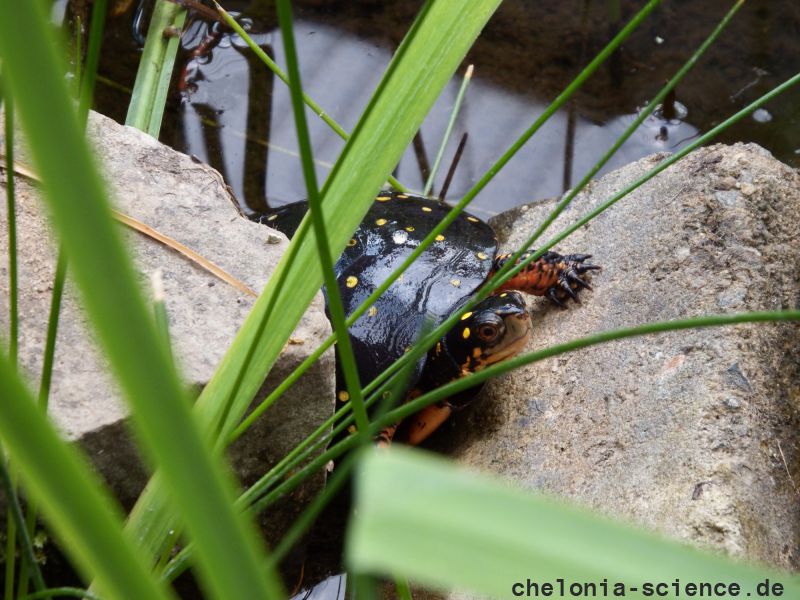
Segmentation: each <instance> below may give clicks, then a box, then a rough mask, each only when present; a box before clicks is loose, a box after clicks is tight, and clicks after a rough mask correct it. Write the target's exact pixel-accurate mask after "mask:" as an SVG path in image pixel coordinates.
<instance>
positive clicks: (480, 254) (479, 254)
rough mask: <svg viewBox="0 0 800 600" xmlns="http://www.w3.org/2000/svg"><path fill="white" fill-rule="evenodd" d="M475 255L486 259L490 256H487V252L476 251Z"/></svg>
mask: <svg viewBox="0 0 800 600" xmlns="http://www.w3.org/2000/svg"><path fill="white" fill-rule="evenodd" d="M475 256H477V257H478V258H480V259H481V260H486V259H487V258H489V257H488V256H486V254H485V253H483V252H476V253H475Z"/></svg>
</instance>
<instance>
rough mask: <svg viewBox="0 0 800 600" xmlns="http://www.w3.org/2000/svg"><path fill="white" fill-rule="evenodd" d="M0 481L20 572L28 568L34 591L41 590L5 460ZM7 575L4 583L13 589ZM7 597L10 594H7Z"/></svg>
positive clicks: (39, 579)
mask: <svg viewBox="0 0 800 600" xmlns="http://www.w3.org/2000/svg"><path fill="white" fill-rule="evenodd" d="M0 483H2V489H3V493H4V495H5V498H6V502H7V503H8V510H9V514H10V516H11V518H12V519H13V521H14V529H15V530H16V534H17V537H18V538H19V544H20V549H21V554H22V564H21V565H20V572H22V571H23V570H28V569H29V570H30V571H31V573H32V576H33V583H34V585H35V586H36V591H41V590H43V589H44V588H45V587H46V586H45V583H44V578H43V577H42V572H41V570H40V569H39V563H37V562H36V556H35V555H34V553H33V544H32V542H31V537H30V535H28V528H27V527H26V525H25V517H24V515H23V514H22V507H21V506H20V504H19V499H18V498H17V490H16V486H15V485H14V484H13V483H12V482H11V477H10V476H9V474H8V468H7V466H6V462H5V460H0ZM6 535H10V533H9V532H8V531H7V532H6ZM12 544H13V543H12ZM12 549H13V545H12ZM8 559H9V555H8V554H6V561H7V562H11V563H12V564H13V561H9V560H8ZM8 575H9V574H8V573H6V577H7V578H8V579H6V585H9V584H10V585H11V589H12V590H13V586H14V577H13V576H12V577H8ZM12 575H13V573H12ZM9 597H11V596H10V595H9Z"/></svg>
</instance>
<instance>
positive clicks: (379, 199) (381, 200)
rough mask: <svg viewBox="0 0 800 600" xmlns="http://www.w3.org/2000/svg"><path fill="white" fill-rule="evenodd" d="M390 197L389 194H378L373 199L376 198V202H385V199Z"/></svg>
mask: <svg viewBox="0 0 800 600" xmlns="http://www.w3.org/2000/svg"><path fill="white" fill-rule="evenodd" d="M390 199H391V196H378V197H377V198H375V200H377V201H378V202H386V201H387V200H390Z"/></svg>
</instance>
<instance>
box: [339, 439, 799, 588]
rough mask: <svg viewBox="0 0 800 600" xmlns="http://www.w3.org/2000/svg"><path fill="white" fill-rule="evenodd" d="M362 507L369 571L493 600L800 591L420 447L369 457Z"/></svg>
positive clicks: (359, 543)
mask: <svg viewBox="0 0 800 600" xmlns="http://www.w3.org/2000/svg"><path fill="white" fill-rule="evenodd" d="M355 507H356V511H355V516H354V518H353V520H352V521H351V527H350V529H349V531H348V535H347V547H346V556H347V562H348V564H349V565H350V567H352V568H353V569H354V570H356V571H358V572H361V573H364V572H370V573H384V574H387V575H389V574H392V573H402V574H405V575H408V576H409V577H410V578H412V579H413V580H415V581H418V582H420V583H423V584H427V585H431V586H434V587H437V588H448V589H452V588H456V589H460V590H471V591H474V592H478V593H481V594H487V595H490V596H492V597H495V598H514V597H519V596H520V595H524V593H525V591H526V583H527V581H526V579H531V580H534V581H536V582H539V583H543V582H547V581H549V582H552V584H553V585H554V586H557V585H558V584H557V580H558V579H562V580H564V581H566V582H567V583H566V585H567V586H569V584H570V583H572V582H595V583H596V584H597V585H598V588H599V586H600V585H601V582H607V583H608V585H609V590H611V589H612V588H613V586H614V585H615V584H616V583H622V584H623V585H625V586H626V594H625V597H626V598H646V597H650V596H652V595H653V593H652V591H651V593H647V589H646V587H644V586H645V585H646V582H650V583H651V585H652V583H653V582H669V583H668V589H669V595H670V597H672V594H673V593H675V592H674V588H673V587H672V582H673V581H675V580H679V582H681V583H682V584H684V585H685V584H686V583H689V582H696V583H700V582H709V581H712V582H714V583H716V582H720V581H722V582H727V583H734V582H735V583H737V584H739V586H740V587H741V590H742V591H745V590H746V593H747V595H750V594H751V593H752V594H755V592H756V586H757V585H758V584H761V583H763V581H764V580H765V579H767V578H769V579H770V581H775V582H780V583H782V584H783V586H784V588H783V589H784V593H785V594H786V595H787V596H788V597H798V595H800V582H798V580H797V579H796V578H794V577H792V576H790V575H788V574H783V575H781V574H778V573H776V572H774V571H769V570H767V569H763V568H757V567H754V566H752V565H749V564H745V563H742V562H738V561H733V560H730V559H725V558H723V557H721V556H718V555H713V554H711V553H708V552H701V551H700V550H697V549H694V548H690V547H688V546H686V545H685V544H681V543H679V542H676V541H672V540H666V539H663V538H660V537H658V536H656V535H655V534H652V533H649V532H644V531H640V530H637V529H634V528H633V527H631V526H630V525H625V524H621V523H616V522H613V521H611V520H609V519H605V518H600V517H598V516H595V515H593V514H591V513H589V512H588V511H587V510H585V509H578V508H576V507H574V506H570V505H567V504H566V503H563V504H562V503H558V502H556V501H554V500H552V499H550V498H543V497H542V496H541V495H536V494H532V493H530V492H526V491H523V490H520V489H516V488H513V487H511V486H510V485H509V484H508V483H507V482H503V481H501V480H499V479H495V478H491V477H488V476H486V475H480V474H477V473H471V472H468V471H466V470H464V469H458V468H455V467H454V466H453V465H452V464H450V463H448V462H446V461H445V460H443V459H441V458H438V457H434V456H432V455H429V454H425V453H423V452H420V451H418V450H416V451H415V450H411V449H404V448H395V449H394V451H393V452H383V453H381V452H375V451H372V452H370V453H365V456H364V460H363V461H362V462H361V464H360V465H359V466H358V469H357V474H356V499H355ZM442 507H446V510H443V509H442ZM420 531H424V532H425V535H420V534H419V532H420ZM576 539H580V544H576V543H575V540H576ZM609 540H613V546H612V547H610V546H609ZM566 589H567V590H569V589H570V588H569V587H567V588H566ZM520 590H521V593H520ZM566 593H569V592H568V591H567V592H566ZM678 595H679V594H678V593H675V597H677V596H678ZM680 596H683V594H680Z"/></svg>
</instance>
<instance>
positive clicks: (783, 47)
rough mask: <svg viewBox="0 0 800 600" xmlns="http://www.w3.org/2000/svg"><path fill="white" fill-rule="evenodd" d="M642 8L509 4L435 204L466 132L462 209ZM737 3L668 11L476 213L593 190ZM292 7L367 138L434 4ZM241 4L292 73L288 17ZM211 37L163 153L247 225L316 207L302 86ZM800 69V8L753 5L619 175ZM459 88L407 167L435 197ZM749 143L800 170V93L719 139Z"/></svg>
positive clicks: (318, 139) (109, 77)
mask: <svg viewBox="0 0 800 600" xmlns="http://www.w3.org/2000/svg"><path fill="white" fill-rule="evenodd" d="M134 4H135V3H134ZM642 4H643V2H632V1H623V2H614V1H611V0H609V1H606V2H591V1H590V0H574V1H567V2H558V3H555V2H532V1H530V0H507V1H506V2H505V3H504V4H503V5H502V6H501V8H500V9H499V10H498V12H497V13H496V14H495V16H494V17H493V19H492V20H491V21H490V24H489V26H488V27H487V28H486V30H485V31H484V32H483V33H482V35H481V36H480V38H479V40H478V42H477V43H476V45H475V47H474V48H473V49H472V51H471V52H470V54H469V56H468V57H467V59H466V60H465V61H464V66H466V65H467V64H474V65H475V75H474V78H473V81H472V84H471V86H470V88H469V91H468V93H467V96H466V100H465V102H464V106H463V109H462V112H461V114H460V116H459V118H458V121H457V123H456V127H455V132H454V135H453V137H452V138H451V140H450V141H449V143H448V146H447V149H446V152H445V159H444V163H445V166H444V167H442V169H441V170H440V172H439V174H438V175H437V177H436V183H435V185H434V191H435V192H437V193H438V191H439V190H440V188H441V185H442V182H443V180H444V177H445V174H446V171H447V164H449V161H450V160H451V159H452V157H453V154H454V152H455V148H456V146H457V145H458V142H459V139H460V138H461V136H462V135H463V134H464V133H467V134H468V141H467V142H466V146H465V148H464V152H463V155H462V157H461V160H460V162H459V164H458V167H457V170H456V172H455V176H454V178H453V181H452V183H451V185H450V187H449V190H448V193H447V197H448V198H450V199H455V198H459V197H461V196H462V195H463V194H464V193H465V192H466V191H467V190H468V189H469V188H470V186H471V185H473V184H474V183H475V182H476V181H477V180H478V178H479V177H480V176H481V175H482V174H483V173H484V172H485V171H486V170H487V169H488V168H489V166H490V165H491V164H492V163H493V162H494V161H495V160H496V159H497V158H498V157H499V156H500V155H501V154H502V152H503V151H504V150H505V149H506V148H507V147H508V146H509V145H510V144H511V143H512V142H513V141H514V140H515V139H516V138H517V137H518V136H519V135H520V134H521V133H522V132H523V131H524V130H525V129H526V128H527V127H528V126H529V125H530V124H531V123H532V122H533V121H534V120H535V119H536V117H537V116H538V115H539V114H541V112H542V111H543V110H544V108H545V107H546V106H547V104H548V103H549V102H550V101H551V100H552V99H553V98H555V96H556V95H557V94H558V93H559V91H560V90H561V89H562V88H563V87H564V86H565V85H566V84H567V83H568V82H569V81H570V80H571V79H572V78H573V77H574V76H575V75H577V74H578V73H579V71H580V69H581V67H582V66H583V65H585V64H586V63H587V62H588V61H589V60H590V59H591V57H592V56H593V55H594V54H595V53H596V52H598V51H599V50H600V49H601V48H602V47H603V45H604V44H605V43H606V42H607V41H608V40H609V39H610V38H611V37H612V35H613V34H614V33H615V32H616V31H618V30H619V29H620V28H621V27H622V25H623V24H624V23H625V22H626V21H627V20H628V19H629V18H630V17H631V15H632V14H633V13H634V12H635V10H637V8H638V7H639V6H641V5H642ZM731 4H732V2H730V1H729V0H725V1H723V0H707V1H706V2H702V3H698V2H692V1H690V0H681V1H678V0H676V1H673V2H668V3H665V6H662V7H660V8H659V9H657V10H656V11H655V12H654V14H653V15H651V16H650V17H649V18H648V20H647V21H645V23H644V25H643V26H642V27H641V28H640V29H639V30H638V31H636V32H635V33H634V34H633V36H632V37H631V38H630V39H629V40H628V41H627V42H626V43H625V45H624V46H623V47H622V49H621V50H620V51H619V52H617V53H616V54H615V55H614V56H612V57H611V59H610V60H609V61H608V62H607V63H606V64H605V65H603V66H602V67H601V69H600V70H599V71H598V72H597V73H596V74H595V75H594V77H593V78H592V79H591V80H590V81H589V82H588V83H587V84H586V85H585V87H584V89H583V90H581V91H580V92H579V93H578V94H577V95H576V96H575V98H574V100H573V101H572V102H571V103H570V104H569V106H568V107H567V108H565V109H564V110H562V111H560V112H558V113H557V114H556V115H555V116H554V117H553V118H552V119H551V120H550V121H549V122H548V123H547V124H546V125H545V126H544V127H543V129H542V130H541V131H540V132H539V133H538V134H537V135H536V136H535V138H534V139H533V140H531V141H530V142H529V143H528V144H527V145H526V146H525V147H524V148H523V149H522V151H520V152H519V153H518V155H517V156H516V157H515V158H514V160H513V161H512V162H511V163H510V164H509V165H508V166H507V167H506V169H504V170H503V171H502V172H501V173H500V175H498V176H497V177H496V178H495V179H494V180H493V181H492V182H491V183H490V184H489V186H488V187H487V188H486V189H485V190H484V191H483V192H482V193H481V194H480V196H479V197H478V198H477V199H476V201H475V202H474V203H473V208H472V209H471V210H473V211H474V212H477V213H478V214H481V215H482V216H490V215H492V214H496V213H498V212H501V211H503V210H505V209H507V208H509V207H511V206H515V205H518V204H522V203H526V202H530V201H533V200H537V199H541V198H547V197H551V196H554V195H557V194H560V193H561V192H563V191H564V190H565V189H567V188H569V187H570V186H571V185H572V184H574V183H575V182H576V181H578V180H579V179H580V178H581V177H582V175H583V174H584V173H585V172H586V170H587V169H588V168H589V167H590V166H591V165H592V164H594V162H595V161H596V160H597V159H598V158H599V157H600V156H602V154H603V153H604V152H605V150H606V149H607V148H608V147H609V146H610V145H611V143H612V142H613V141H614V139H615V138H616V137H617V136H618V135H619V134H620V133H621V132H622V131H623V130H624V128H625V127H626V126H627V124H628V123H630V122H631V121H632V119H633V118H634V117H635V114H636V111H637V110H638V108H639V107H641V106H644V105H645V104H646V103H647V101H648V100H649V99H650V98H651V97H652V96H653V95H654V94H655V93H656V92H657V91H658V89H659V88H660V86H661V85H662V84H663V83H664V82H665V81H666V80H667V79H668V78H669V77H670V76H671V75H672V74H673V73H674V71H675V70H677V69H678V68H679V67H680V65H681V64H682V63H683V62H684V61H685V60H686V58H688V57H689V56H690V54H691V53H692V51H693V50H694V48H696V47H697V46H698V45H699V44H700V43H701V42H702V40H703V39H704V38H705V36H707V35H708V33H709V32H710V31H711V30H712V29H713V27H714V26H715V24H716V22H717V21H718V20H719V19H720V18H721V17H722V16H723V15H724V14H725V12H726V11H727V10H728V8H729V6H730V5H731ZM294 5H295V13H296V15H295V16H296V36H297V44H298V50H299V56H300V65H301V71H302V79H303V84H304V87H305V90H306V92H307V93H308V94H309V96H311V97H312V98H314V99H315V100H316V101H317V102H318V103H319V104H320V105H321V106H322V107H323V108H324V109H325V110H326V112H328V113H329V114H330V115H331V116H333V117H334V118H335V119H336V120H337V121H338V122H339V123H341V124H342V125H343V126H344V127H345V129H347V130H351V129H352V128H353V126H354V124H355V122H356V120H357V118H358V115H359V114H360V112H361V110H362V109H363V107H364V106H365V105H366V103H367V101H368V99H369V97H370V94H371V93H372V91H373V89H374V88H375V86H376V84H377V83H378V81H379V79H380V76H381V73H382V72H383V70H384V69H385V67H386V65H387V64H388V62H389V60H390V58H391V55H392V52H393V51H394V49H395V48H396V47H397V45H398V44H399V42H400V40H401V39H402V35H403V33H404V32H405V31H406V30H407V29H408V27H409V25H410V23H411V22H412V20H413V18H414V15H415V14H416V12H417V10H418V9H419V6H420V5H421V2H420V1H419V0H402V1H397V0H384V1H378V0H358V1H352V0H351V1H347V2H345V1H342V0H305V1H301V2H295V3H294ZM225 6H226V8H228V9H229V10H231V11H238V13H239V15H240V18H241V19H243V22H246V23H248V24H249V29H250V31H251V34H252V35H253V37H254V38H255V40H256V41H257V42H258V43H259V44H260V45H261V46H262V47H263V48H264V49H265V50H266V51H267V52H268V53H269V54H271V55H272V56H273V57H274V58H275V59H276V61H277V62H278V63H279V64H283V49H282V42H281V39H280V33H279V32H278V31H277V30H276V21H275V16H274V11H273V8H272V3H271V2H267V1H258V0H255V1H250V2H242V1H234V0H228V1H227V2H225ZM131 18H132V15H131V13H130V12H129V13H126V14H123V15H122V16H120V17H116V18H113V19H110V20H109V24H108V29H107V39H106V42H105V44H106V45H105V47H104V56H103V59H102V62H101V67H100V75H101V80H100V82H99V84H98V100H97V107H98V109H99V110H100V111H101V112H104V113H106V114H108V115H110V116H112V117H114V118H116V119H118V120H120V121H123V120H124V115H125V110H126V107H127V102H128V97H127V96H126V92H125V90H126V89H130V87H131V86H132V82H133V78H134V77H135V69H136V66H137V61H138V56H139V51H138V47H137V44H136V42H135V41H134V40H133V38H132V36H131V33H130V29H131V27H130V26H131ZM208 30H209V25H208V23H207V22H203V21H200V20H197V21H194V22H193V23H192V24H190V25H189V27H188V29H187V32H186V34H185V35H184V37H183V39H182V49H181V53H180V56H179V62H178V67H177V69H176V71H177V74H176V77H175V79H174V82H173V83H174V85H173V90H172V93H171V95H170V99H169V104H168V111H167V115H166V116H165V122H164V126H163V130H162V135H161V139H162V141H164V142H165V143H167V144H170V145H171V146H173V147H175V148H177V149H178V150H181V151H184V152H186V153H189V154H194V155H196V156H197V157H199V158H200V159H201V160H204V161H206V162H208V163H210V164H211V165H213V166H214V167H216V168H217V169H219V170H220V171H221V172H222V173H223V175H224V176H225V179H226V180H227V181H228V183H229V184H230V185H231V187H232V189H233V191H234V193H235V195H236V196H237V198H239V200H240V203H241V204H242V207H243V208H244V209H245V210H246V211H248V210H263V209H264V208H265V207H266V206H268V205H271V206H275V205H278V204H283V203H286V202H291V201H294V200H298V199H302V198H304V197H305V195H306V194H305V188H304V184H303V180H302V174H301V170H300V165H299V161H298V158H297V154H296V151H297V143H296V141H295V132H294V121H293V119H292V117H291V108H290V102H289V95H288V90H287V89H286V86H285V85H284V84H283V83H282V82H281V81H280V80H278V79H277V78H275V77H274V76H273V75H272V74H271V73H270V72H269V71H268V70H267V69H266V68H265V67H264V66H263V65H262V64H261V63H260V62H258V61H257V60H256V59H254V58H253V57H252V55H251V54H252V53H251V52H250V51H249V50H248V49H247V48H246V47H245V46H244V44H243V42H242V41H241V40H240V39H239V38H238V37H237V36H231V35H229V34H227V33H223V34H222V35H221V37H220V39H219V43H218V44H217V45H216V46H215V47H213V49H211V50H210V52H208V53H207V54H203V55H201V56H195V52H194V51H195V50H196V48H197V47H198V45H199V44H201V43H202V42H203V40H204V38H205V36H206V35H207V34H208ZM798 57H800V3H798V2H793V1H789V0H786V1H775V0H751V1H750V2H748V3H747V4H746V5H745V6H744V7H743V8H742V10H741V11H740V13H739V14H738V15H737V16H736V17H735V20H734V21H733V23H732V24H731V25H730V26H729V28H728V29H727V30H726V31H725V32H723V34H722V36H721V38H720V39H719V40H718V42H717V44H716V46H714V48H712V49H711V50H710V51H709V52H708V53H707V54H706V56H705V57H703V58H702V59H701V61H700V63H699V64H698V65H697V67H696V68H695V69H694V70H693V71H692V72H691V73H690V74H689V75H688V76H687V77H686V79H685V80H684V82H682V83H681V84H680V86H679V87H678V89H677V94H676V97H677V104H676V107H677V109H678V111H677V112H678V114H677V115H676V116H675V117H674V118H672V119H669V120H667V119H663V118H662V119H658V118H651V119H650V120H648V121H647V122H646V123H645V124H644V125H643V126H642V127H641V128H640V129H639V130H638V131H637V132H636V133H635V134H634V135H633V137H632V138H631V139H630V140H629V141H628V142H627V143H626V144H625V145H624V146H623V147H622V149H621V150H620V152H619V153H618V154H617V156H615V157H614V158H613V159H612V160H611V162H610V163H609V164H608V165H607V166H606V167H605V169H604V172H605V171H608V170H611V169H614V168H617V167H619V166H621V165H623V164H625V163H628V162H630V161H633V160H636V159H637V158H640V157H642V156H645V155H648V154H651V153H653V152H659V151H674V150H675V149H677V148H680V147H682V146H683V145H685V144H687V143H689V142H690V141H691V140H693V139H694V138H695V136H697V135H698V132H702V131H706V130H707V129H709V128H711V127H713V126H714V125H715V124H717V123H719V122H720V121H722V120H723V119H724V118H726V117H727V116H729V115H731V114H733V113H734V112H736V111H737V110H739V109H740V108H742V107H743V106H746V105H747V104H748V103H750V102H752V101H753V100H754V99H756V98H757V97H758V96H759V95H760V94H763V93H764V92H765V91H767V90H769V89H770V88H772V87H774V86H775V85H777V84H778V83H780V82H782V81H784V80H785V79H787V78H788V77H790V76H791V75H793V74H794V73H796V72H797V71H798V68H799V67H800V58H798ZM463 71H464V68H463V67H462V68H461V69H460V73H463ZM459 86H460V76H458V77H456V78H454V79H453V81H452V82H451V83H450V84H449V85H448V86H447V87H446V88H445V90H444V92H443V94H442V96H441V97H440V99H439V101H438V102H437V103H436V105H435V106H434V108H433V110H432V112H431V114H430V115H429V117H428V118H427V120H426V121H425V123H424V124H423V126H422V129H421V131H420V134H419V136H418V138H417V139H416V140H415V143H414V144H413V145H412V147H410V148H409V149H408V151H407V152H406V154H405V155H404V157H403V159H402V160H401V162H400V164H399V165H398V168H397V171H396V175H397V177H398V179H399V180H400V181H401V182H403V183H404V184H405V185H406V186H408V187H409V188H412V189H414V190H421V189H422V187H423V185H424V181H425V177H426V176H427V172H426V166H427V164H430V163H432V162H433V159H434V157H435V155H436V152H437V150H438V147H439V144H440V141H441V139H442V135H443V132H444V129H445V126H446V123H447V121H448V119H449V116H450V111H451V108H452V105H453V102H454V99H455V96H456V93H457V91H458V88H459ZM310 127H311V135H312V140H313V143H314V151H315V158H316V160H317V162H318V166H317V169H318V175H319V178H320V181H323V180H324V178H325V177H326V176H327V174H328V172H329V170H330V166H331V164H332V162H333V161H334V160H335V159H336V156H337V155H338V153H339V151H340V150H341V148H342V145H343V142H342V141H341V140H340V139H339V138H338V137H337V136H336V135H335V134H333V133H332V132H331V131H330V130H329V129H328V128H327V126H326V125H324V123H322V122H321V121H320V120H319V119H317V118H316V117H313V116H311V117H310ZM740 140H741V141H754V142H757V143H759V144H761V145H762V146H764V147H766V148H767V149H769V150H770V151H771V152H772V153H773V154H775V155H776V156H777V157H778V158H780V159H781V160H783V161H784V162H787V163H788V164H790V165H792V166H795V167H797V166H800V90H792V91H790V92H788V93H785V94H784V95H783V96H781V97H779V98H778V99H776V100H774V101H773V102H771V103H770V104H768V105H767V106H765V107H764V109H763V110H761V111H759V112H758V113H756V114H754V115H753V116H752V117H748V118H746V119H744V120H743V121H741V122H740V123H738V124H737V125H735V126H734V127H732V128H731V129H729V130H728V131H727V132H726V133H725V134H723V135H722V136H721V137H720V141H724V142H728V143H731V142H734V141H740Z"/></svg>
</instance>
